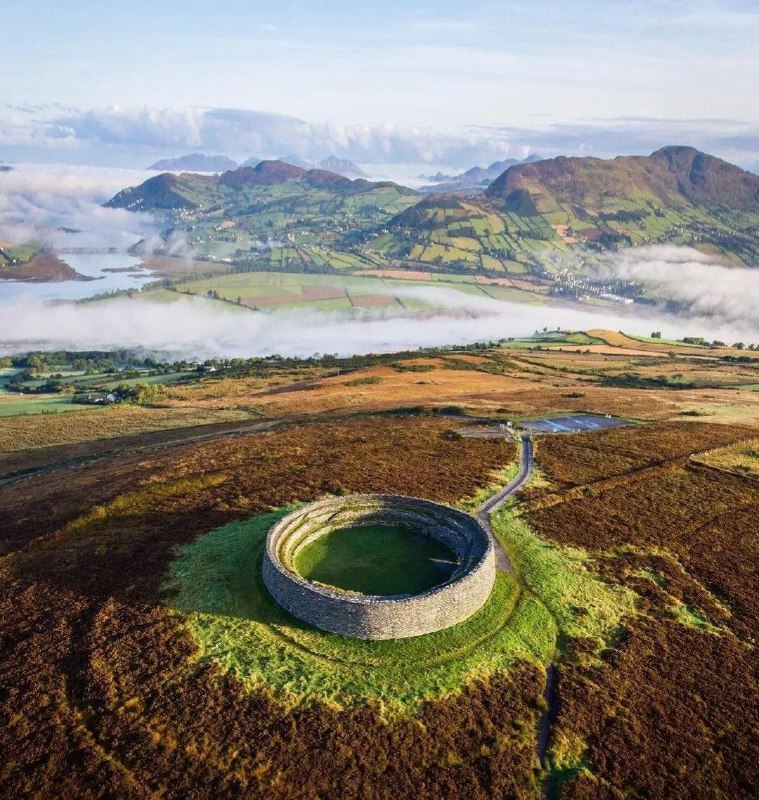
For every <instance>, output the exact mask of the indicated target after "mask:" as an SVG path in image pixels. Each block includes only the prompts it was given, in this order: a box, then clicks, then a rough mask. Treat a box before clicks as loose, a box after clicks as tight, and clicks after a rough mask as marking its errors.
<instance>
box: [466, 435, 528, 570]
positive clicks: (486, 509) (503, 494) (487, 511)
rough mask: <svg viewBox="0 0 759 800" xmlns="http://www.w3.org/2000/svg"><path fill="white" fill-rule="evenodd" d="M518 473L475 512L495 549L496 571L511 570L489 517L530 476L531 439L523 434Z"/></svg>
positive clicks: (520, 440)
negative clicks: (494, 534)
mask: <svg viewBox="0 0 759 800" xmlns="http://www.w3.org/2000/svg"><path fill="white" fill-rule="evenodd" d="M519 444H520V446H519V473H518V475H517V476H516V478H514V480H513V481H511V483H508V484H506V486H504V487H503V489H501V490H500V491H499V492H498V493H497V494H494V495H493V496H492V497H490V498H489V499H488V500H486V501H485V502H484V503H483V504H482V505H481V506H480V507H479V508H478V509H477V511H476V513H475V516H476V517H477V519H478V520H479V522H480V524H481V525H482V527H483V528H485V530H486V531H487V532H488V533H489V534H490V536H491V538H492V540H493V547H494V549H495V563H496V566H497V567H498V569H502V570H504V571H505V572H509V571H510V570H511V562H510V561H509V557H508V556H507V555H506V551H505V550H504V549H503V547H502V546H501V544H500V542H499V541H498V539H497V538H496V537H495V536H493V529H492V527H491V526H490V516H491V514H493V513H494V512H496V511H497V510H498V509H499V508H500V507H501V506H502V505H503V503H505V502H506V500H508V499H509V497H511V496H512V495H513V494H514V493H516V492H518V491H519V490H520V489H521V488H522V487H523V486H524V485H525V483H527V481H528V480H529V479H530V476H531V475H532V468H533V449H532V439H531V438H530V434H529V433H523V434H522V435H521V436H520V439H519Z"/></svg>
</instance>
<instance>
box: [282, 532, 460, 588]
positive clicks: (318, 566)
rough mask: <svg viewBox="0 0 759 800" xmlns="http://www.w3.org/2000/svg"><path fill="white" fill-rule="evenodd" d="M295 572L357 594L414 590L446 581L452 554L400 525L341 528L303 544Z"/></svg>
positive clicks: (297, 557)
mask: <svg viewBox="0 0 759 800" xmlns="http://www.w3.org/2000/svg"><path fill="white" fill-rule="evenodd" d="M293 566H294V567H295V571H296V572H297V573H298V574H299V575H302V576H303V577H304V578H307V579H308V580H312V581H317V582H319V583H325V584H327V585H329V586H336V587H338V588H340V589H347V590H348V591H352V592H361V593H362V594H381V595H398V594H419V593H420V592H424V591H426V590H427V589H430V588H432V587H433V586H435V585H436V584H438V583H440V582H442V581H444V580H446V579H447V578H448V577H449V576H450V573H451V571H452V568H453V567H454V566H455V555H454V554H453V553H452V552H451V551H450V550H449V549H448V548H447V547H445V546H444V545H442V544H440V543H439V542H437V541H435V540H434V539H430V538H429V536H424V535H423V534H421V533H417V532H414V531H411V530H409V529H408V528H404V527H401V526H397V525H395V526H391V525H364V526H361V527H355V528H341V529H339V530H336V531H332V532H331V533H329V534H327V535H326V536H322V537H321V538H319V539H317V540H316V541H313V542H311V543H309V544H307V545H306V546H305V547H303V548H302V549H300V550H299V551H298V553H297V555H296V556H295V561H294V564H293Z"/></svg>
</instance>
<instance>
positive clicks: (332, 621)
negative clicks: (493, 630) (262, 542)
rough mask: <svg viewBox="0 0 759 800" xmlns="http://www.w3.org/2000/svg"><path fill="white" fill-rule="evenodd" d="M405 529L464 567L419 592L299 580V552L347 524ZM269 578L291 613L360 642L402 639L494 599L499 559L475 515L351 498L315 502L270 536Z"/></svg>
mask: <svg viewBox="0 0 759 800" xmlns="http://www.w3.org/2000/svg"><path fill="white" fill-rule="evenodd" d="M376 524H383V525H404V526H406V527H408V528H411V529H413V530H415V531H418V532H420V533H423V534H425V535H426V536H429V537H431V538H433V539H436V540H437V541H440V542H442V543H443V544H445V545H446V546H447V547H448V548H449V549H451V550H452V551H453V552H454V553H455V554H456V556H457V558H458V561H459V566H458V567H457V568H456V569H455V570H454V572H453V573H452V575H451V576H450V577H449V578H448V580H446V581H445V582H443V583H440V584H439V585H438V586H434V587H433V588H432V589H429V590H428V591H426V592H423V593H421V594H417V595H392V596H390V595H388V596H381V595H364V594H358V593H354V592H349V591H343V590H340V589H336V588H333V587H328V586H325V585H323V584H320V583H316V582H313V581H309V580H306V579H305V578H303V577H301V576H300V575H298V574H297V573H296V571H295V569H294V568H293V563H294V559H295V556H296V554H297V552H298V550H299V549H300V548H302V547H304V546H305V545H307V544H309V543H310V542H313V541H314V540H315V539H318V538H320V537H321V536H325V535H326V534H328V533H330V532H332V531H334V530H337V529H339V528H345V527H351V526H353V527H355V526H360V525H376ZM263 580H264V583H265V584H266V587H267V588H268V590H269V592H270V593H271V595H272V596H273V597H274V599H275V600H276V601H277V602H278V603H279V604H280V605H281V606H282V607H283V608H284V609H286V610H287V611H289V612H290V613H291V614H292V615H293V616H295V617H297V618H298V619H301V620H303V621H304V622H308V623H310V624H311V625H314V626H316V627H317V628H321V629H322V630H325V631H330V632H332V633H340V634H345V635H347V636H356V637H359V638H362V639H401V638H405V637H408V636H420V635H421V634H425V633H432V632H433V631H438V630H442V629H443V628H448V627H450V626H451V625H455V624H456V623H458V622H462V621H463V620H465V619H467V618H468V617H470V616H471V615H472V614H474V612H475V611H477V610H478V609H479V608H480V607H481V606H482V605H483V603H484V602H485V601H486V600H487V599H488V597H489V595H490V592H491V590H492V588H493V582H494V581H495V554H494V552H493V545H492V542H491V539H490V536H489V535H488V533H487V532H486V531H485V530H484V529H483V528H482V526H481V525H480V523H479V522H478V521H477V520H476V519H475V518H474V517H472V516H470V515H469V514H465V513H464V512H462V511H458V510H456V509H453V508H450V507H449V506H445V505H441V504H439V503H433V502H431V501H429V500H420V499H418V498H414V497H402V496H397V495H382V494H371V495H349V496H346V497H337V498H330V499H327V500H320V501H318V502H316V503H312V504H311V505H309V506H306V507H305V508H302V509H299V510H298V511H295V512H294V513H292V514H290V515H289V516H287V517H285V518H284V519H283V520H280V522H278V523H277V524H276V525H274V527H272V529H271V530H270V531H269V534H268V536H267V540H266V551H265V554H264V560H263Z"/></svg>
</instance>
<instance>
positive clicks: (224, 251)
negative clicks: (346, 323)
mask: <svg viewBox="0 0 759 800" xmlns="http://www.w3.org/2000/svg"><path fill="white" fill-rule="evenodd" d="M417 199H418V195H417V193H416V192H414V191H413V190H411V189H407V188H405V187H402V186H398V185H397V184H394V183H390V182H372V181H368V180H365V179H364V178H357V179H355V180H351V179H350V178H347V177H345V176H344V175H340V174H338V173H336V172H331V171H329V170H324V169H304V168H302V167H298V166H295V165H293V164H288V163H286V162H284V161H279V160H274V161H260V162H259V163H257V164H256V165H255V166H252V167H251V166H241V167H238V168H237V169H234V170H229V171H227V172H224V173H222V174H221V175H199V174H196V173H181V174H179V175H177V174H174V173H170V172H166V173H162V174H160V175H156V176H155V177H154V178H150V179H148V180H147V181H145V182H144V183H142V184H140V185H139V186H133V187H129V188H127V189H124V190H122V191H121V192H119V193H118V194H117V195H115V196H114V197H113V198H111V200H109V201H108V203H107V204H106V205H107V206H108V207H110V208H124V209H127V210H129V211H147V212H153V213H157V214H159V215H160V216H162V217H164V218H165V219H166V222H167V223H168V227H169V228H170V229H171V230H176V229H180V230H183V231H184V233H185V235H186V237H187V239H188V241H189V243H190V244H191V245H192V246H193V247H194V248H195V249H196V252H197V253H198V255H199V256H201V257H205V258H209V259H212V260H213V259H218V260H225V261H234V262H235V263H238V264H248V263H249V262H251V261H254V262H255V264H256V265H261V264H271V266H272V267H275V268H282V267H284V266H287V265H288V264H290V263H293V264H297V263H300V262H302V264H303V266H304V267H305V268H307V269H309V270H317V271H324V270H326V269H327V268H328V267H329V266H330V265H334V264H335V263H336V262H339V263H340V264H341V266H342V268H345V267H350V266H355V267H356V268H367V267H373V266H376V265H375V264H373V263H371V262H370V261H367V260H366V259H361V258H359V259H358V260H357V261H356V260H355V258H354V256H353V255H348V254H347V253H344V252H339V253H335V252H333V248H336V247H337V246H338V243H339V242H340V241H341V240H342V238H343V237H345V236H346V235H348V234H349V233H350V232H352V231H354V230H359V231H365V230H373V229H374V228H376V227H377V226H381V225H383V224H385V223H386V222H387V221H388V220H389V219H391V218H392V217H393V216H395V215H396V214H398V213H399V212H401V211H403V210H405V209H406V208H408V207H409V206H411V205H413V204H414V203H416V201H417ZM338 249H340V248H338ZM354 262H355V263H354Z"/></svg>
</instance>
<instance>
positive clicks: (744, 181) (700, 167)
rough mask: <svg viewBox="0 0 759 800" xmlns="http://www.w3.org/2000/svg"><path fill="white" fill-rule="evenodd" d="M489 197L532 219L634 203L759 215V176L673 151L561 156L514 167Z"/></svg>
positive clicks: (615, 208)
mask: <svg viewBox="0 0 759 800" xmlns="http://www.w3.org/2000/svg"><path fill="white" fill-rule="evenodd" d="M485 195H486V197H487V198H488V199H490V200H493V201H495V202H500V203H502V204H503V206H504V207H505V208H506V209H508V210H512V209H513V210H519V209H529V210H531V213H533V214H539V213H552V212H555V211H560V210H562V209H563V207H564V206H567V205H568V206H578V207H580V208H581V209H582V210H583V211H585V212H586V213H589V214H592V213H593V212H594V211H595V212H600V211H619V210H621V209H623V208H624V206H625V204H626V203H629V201H630V200H636V201H644V202H645V201H652V202H655V203H658V204H663V205H664V206H667V207H673V208H682V207H687V206H704V207H706V208H710V209H714V208H719V207H724V208H730V209H736V210H737V209H740V210H752V209H753V210H756V209H757V208H758V207H759V176H757V175H753V174H752V173H750V172H746V171H745V170H742V169H740V167H736V166H734V165H733V164H729V163H728V162H726V161H722V160H721V159H719V158H715V157H714V156H710V155H708V154H706V153H701V152H699V151H698V150H696V149H695V148H693V147H678V146H673V147H663V148H662V149H661V150H657V151H656V152H654V153H652V154H651V155H650V156H617V157H616V158H614V159H611V160H603V159H600V158H590V157H586V158H566V157H565V156H559V157H558V158H550V159H545V160H543V161H539V162H537V163H531V164H520V165H515V166H512V167H509V168H508V169H507V170H505V171H504V172H503V174H502V175H500V176H499V177H498V178H497V179H496V180H495V181H493V183H492V184H491V185H490V186H489V187H488V189H487V191H486V192H485ZM528 196H529V197H528ZM520 213H521V212H520Z"/></svg>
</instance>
